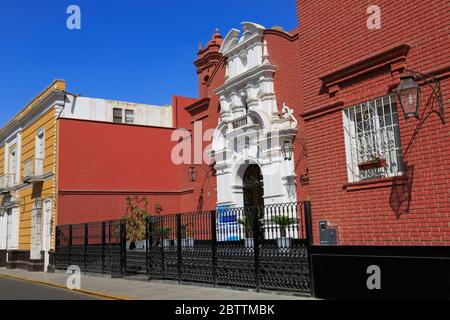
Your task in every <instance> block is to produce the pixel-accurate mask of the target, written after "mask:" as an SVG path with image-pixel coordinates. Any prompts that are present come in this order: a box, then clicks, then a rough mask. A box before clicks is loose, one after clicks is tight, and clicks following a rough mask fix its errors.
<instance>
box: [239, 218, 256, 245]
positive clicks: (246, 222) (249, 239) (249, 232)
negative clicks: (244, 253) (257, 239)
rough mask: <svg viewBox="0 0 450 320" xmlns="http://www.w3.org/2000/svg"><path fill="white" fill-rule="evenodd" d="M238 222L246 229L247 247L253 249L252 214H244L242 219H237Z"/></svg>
mask: <svg viewBox="0 0 450 320" xmlns="http://www.w3.org/2000/svg"><path fill="white" fill-rule="evenodd" d="M237 222H238V223H239V224H241V225H242V226H243V227H244V231H245V239H244V244H245V247H246V248H253V221H252V216H251V214H250V213H249V212H246V213H244V216H243V217H242V218H239V219H237Z"/></svg>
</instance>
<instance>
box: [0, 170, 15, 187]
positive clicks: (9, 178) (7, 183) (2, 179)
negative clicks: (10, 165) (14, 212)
mask: <svg viewBox="0 0 450 320" xmlns="http://www.w3.org/2000/svg"><path fill="white" fill-rule="evenodd" d="M16 185H17V179H16V174H15V173H8V174H5V175H3V176H0V189H7V188H12V187H14V186H16Z"/></svg>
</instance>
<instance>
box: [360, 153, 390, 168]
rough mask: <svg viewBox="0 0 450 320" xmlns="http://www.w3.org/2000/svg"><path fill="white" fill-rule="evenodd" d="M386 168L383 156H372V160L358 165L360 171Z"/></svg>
mask: <svg viewBox="0 0 450 320" xmlns="http://www.w3.org/2000/svg"><path fill="white" fill-rule="evenodd" d="M385 167H386V159H384V158H383V157H382V156H381V155H379V154H377V155H372V156H371V158H370V160H368V161H364V162H361V163H359V164H358V168H359V170H370V169H378V168H385Z"/></svg>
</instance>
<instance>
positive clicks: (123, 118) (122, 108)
mask: <svg viewBox="0 0 450 320" xmlns="http://www.w3.org/2000/svg"><path fill="white" fill-rule="evenodd" d="M60 118H66V119H79V120H91V121H100V122H114V123H125V124H135V125H143V126H155V127H172V106H170V105H167V106H155V105H146V104H138V103H130V102H123V101H113V100H106V99H95V98H88V97H81V96H76V95H71V94H67V95H66V103H65V107H64V110H63V111H62V113H61V115H60Z"/></svg>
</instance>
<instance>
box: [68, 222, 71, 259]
mask: <svg viewBox="0 0 450 320" xmlns="http://www.w3.org/2000/svg"><path fill="white" fill-rule="evenodd" d="M71 265H72V225H70V226H69V265H68V267H70V266H71Z"/></svg>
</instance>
